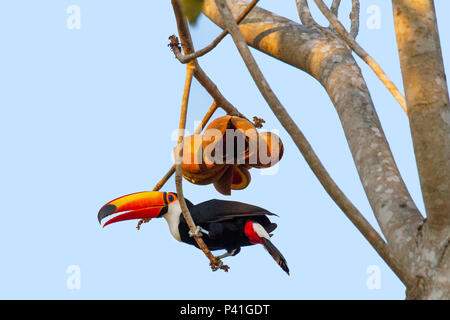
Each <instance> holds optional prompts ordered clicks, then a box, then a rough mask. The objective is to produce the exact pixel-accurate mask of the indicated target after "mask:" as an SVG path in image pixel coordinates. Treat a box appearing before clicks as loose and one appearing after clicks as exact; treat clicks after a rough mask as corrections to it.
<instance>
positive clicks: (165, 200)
mask: <svg viewBox="0 0 450 320" xmlns="http://www.w3.org/2000/svg"><path fill="white" fill-rule="evenodd" d="M186 204H187V206H188V208H189V211H190V213H191V216H192V218H193V219H194V221H195V224H196V225H197V228H198V230H197V232H201V233H202V234H203V235H202V236H203V241H204V242H205V244H206V245H207V246H208V248H209V249H210V250H220V249H226V250H227V253H226V254H223V255H221V256H218V257H217V258H224V257H226V256H233V255H236V254H238V253H239V251H240V250H241V247H243V246H249V245H253V244H257V243H260V244H262V245H263V246H264V247H265V248H266V249H267V251H268V252H269V253H270V255H271V256H272V257H273V258H274V259H275V261H276V262H277V263H278V265H279V266H280V267H281V268H282V269H283V270H284V271H285V272H286V273H287V274H289V268H288V266H287V263H286V259H285V258H284V257H283V255H282V254H281V252H280V251H279V250H278V249H277V248H276V247H275V246H274V245H273V244H272V242H271V241H270V236H271V235H269V234H270V233H271V232H272V231H273V230H275V228H276V227H277V225H276V224H275V223H272V222H270V220H269V218H268V217H267V216H272V215H275V214H273V213H271V212H269V211H267V210H265V209H263V208H260V207H257V206H253V205H250V204H246V203H242V202H236V201H225V200H216V199H213V200H209V201H205V202H202V203H199V204H197V205H193V204H192V203H191V202H190V201H189V200H187V199H186ZM115 213H120V214H119V215H116V216H115V217H113V218H112V219H110V220H108V221H107V222H106V223H105V224H104V225H103V226H104V227H105V226H107V225H108V224H111V223H114V222H118V221H124V220H130V219H152V218H160V217H163V218H164V219H165V220H166V221H167V224H168V225H169V230H170V233H171V234H172V236H173V237H174V238H175V239H176V240H178V241H182V242H184V243H187V244H191V245H194V246H196V247H198V246H197V242H196V241H195V239H194V238H193V234H192V233H191V232H190V230H189V227H188V225H187V223H186V220H185V219H184V217H183V215H182V211H181V207H180V203H179V200H178V197H177V194H176V193H172V192H157V191H145V192H138V193H133V194H130V195H126V196H123V197H120V198H117V199H115V200H112V201H110V202H108V203H107V204H105V205H104V206H103V207H102V208H101V209H100V211H99V213H98V221H99V222H100V223H101V220H102V219H104V218H105V217H107V216H110V215H113V214H115Z"/></svg>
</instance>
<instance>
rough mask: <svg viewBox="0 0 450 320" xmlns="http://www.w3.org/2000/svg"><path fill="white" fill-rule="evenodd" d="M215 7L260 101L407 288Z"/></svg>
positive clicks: (225, 11) (222, 5)
mask: <svg viewBox="0 0 450 320" xmlns="http://www.w3.org/2000/svg"><path fill="white" fill-rule="evenodd" d="M215 2H216V6H217V8H218V10H219V12H220V14H221V16H222V19H223V22H224V25H225V27H226V28H227V29H228V30H229V32H230V34H231V36H232V37H233V40H234V42H235V44H236V47H237V49H238V50H239V52H240V54H241V56H242V58H243V60H244V62H245V64H246V66H247V68H248V70H249V72H250V74H251V76H252V77H253V80H254V81H255V84H256V86H257V87H258V89H259V90H260V92H261V94H262V95H263V97H264V98H265V99H266V101H267V103H268V104H269V106H270V108H271V109H272V111H273V113H274V114H275V116H276V117H277V118H278V120H279V121H280V122H281V124H282V125H283V127H284V128H285V129H286V131H287V132H288V133H289V135H290V136H291V137H292V139H293V140H294V142H295V144H296V145H297V147H298V149H299V150H300V152H301V153H302V155H303V156H304V157H305V160H306V161H307V163H308V164H309V166H310V167H311V169H312V171H313V172H314V174H315V175H316V176H317V178H318V179H319V181H320V182H321V184H322V185H323V187H324V188H325V190H326V191H327V192H328V194H329V195H330V196H331V198H332V199H333V200H334V201H335V202H336V204H337V205H338V206H339V207H340V208H341V209H342V211H343V212H344V214H345V215H346V216H347V217H348V218H349V219H350V221H352V222H353V224H354V225H355V226H356V227H357V228H358V230H359V231H360V232H361V233H362V234H363V235H364V237H365V238H366V239H367V240H368V241H369V243H370V244H371V245H372V247H373V248H374V249H375V250H376V251H377V252H378V254H379V255H380V256H381V257H382V258H383V259H384V261H385V262H386V263H387V264H388V265H389V266H390V267H391V269H392V270H393V271H394V272H395V274H396V275H397V276H398V277H399V278H400V279H401V280H402V281H403V283H404V284H405V285H407V286H408V285H409V284H411V283H413V282H412V278H411V277H410V276H409V274H408V273H407V271H406V270H404V269H403V268H402V266H401V265H400V264H399V263H398V261H397V259H396V258H395V257H394V256H393V255H392V253H391V250H390V249H389V247H388V246H387V244H386V242H385V241H384V240H383V238H382V237H381V236H380V235H379V234H378V232H377V231H376V230H375V229H374V228H373V227H372V226H371V225H370V223H369V222H368V221H367V220H366V219H365V218H364V216H363V215H362V214H361V213H360V212H359V210H358V209H357V208H356V207H355V206H354V205H353V204H352V203H351V201H350V200H349V199H348V198H347V197H346V196H345V194H344V193H343V192H342V191H341V190H340V189H339V187H338V186H337V185H336V183H335V182H334V181H333V179H332V178H331V177H330V175H329V174H328V172H327V171H326V169H325V168H324V166H323V165H322V163H321V162H320V160H319V158H318V157H317V155H316V154H315V153H314V150H313V149H312V147H311V145H310V144H309V142H308V141H307V140H306V138H305V136H304V135H303V133H302V132H301V130H300V129H299V128H298V126H297V124H296V123H295V122H294V121H293V120H292V118H291V117H290V115H289V113H288V112H287V111H286V109H285V108H284V107H283V106H282V104H281V103H280V101H279V100H278V98H277V97H276V95H275V94H274V93H273V91H272V89H271V88H270V86H269V84H268V83H267V81H266V79H265V78H264V75H263V74H262V73H261V70H260V69H259V67H258V65H257V64H256V61H255V59H254V58H253V56H252V54H251V52H250V50H249V49H248V46H247V43H246V42H245V39H244V37H243V36H242V33H241V32H240V30H239V27H238V26H237V25H236V23H235V22H234V19H233V15H232V13H231V11H230V8H229V7H228V5H227V3H226V2H225V1H224V0H215Z"/></svg>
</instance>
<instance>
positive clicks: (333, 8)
mask: <svg viewBox="0 0 450 320" xmlns="http://www.w3.org/2000/svg"><path fill="white" fill-rule="evenodd" d="M340 5H341V0H333V3H332V4H331V8H330V10H331V12H333V14H334V15H335V16H336V17H337V16H338V14H339V6H340Z"/></svg>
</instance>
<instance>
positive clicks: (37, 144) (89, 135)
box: [0, 0, 450, 299]
mask: <svg viewBox="0 0 450 320" xmlns="http://www.w3.org/2000/svg"><path fill="white" fill-rule="evenodd" d="M328 2H331V1H328ZM344 2H345V3H347V2H348V1H344ZM389 3H390V1H385V0H383V1H382V0H366V1H362V4H361V32H360V35H359V38H358V39H359V42H360V43H361V45H362V46H363V47H364V48H365V49H367V51H368V52H370V53H371V54H372V55H373V57H375V59H376V60H377V61H378V62H379V63H380V64H381V66H382V67H383V68H384V69H385V70H386V72H387V73H388V74H389V75H390V76H391V77H392V80H393V81H394V82H395V83H396V84H397V85H398V86H399V87H401V85H402V84H401V78H400V68H399V63H398V56H397V51H396V45H395V36H394V32H393V23H392V11H391V6H390V4H389ZM70 5H76V6H78V7H79V8H80V9H81V16H80V17H81V28H80V29H73V30H71V29H68V28H67V25H66V22H67V19H68V17H69V14H67V12H66V10H67V8H68V7H69V6H70ZM260 5H261V6H262V7H264V8H267V9H269V10H272V11H274V12H276V13H278V14H280V15H284V16H287V17H289V18H291V19H293V20H295V21H298V18H297V13H296V9H295V1H293V0H292V1H267V0H261V1H260ZM373 5H375V6H378V8H379V9H380V10H381V11H380V12H381V20H380V28H379V29H373V28H372V29H370V28H368V27H367V21H368V19H369V17H370V14H368V13H367V8H368V7H369V6H373ZM436 6H437V10H438V18H440V19H439V29H440V36H441V41H442V47H443V53H444V60H445V61H446V67H447V70H448V69H449V66H448V62H449V61H450V56H449V54H450V48H448V40H449V32H450V31H449V30H450V21H449V19H447V17H446V16H445V15H444V12H448V11H449V10H450V3H449V2H448V1H444V0H438V1H436ZM342 10H343V11H342V12H343V13H342V14H341V16H342V17H345V18H346V17H347V14H348V6H347V5H343V7H342ZM313 14H315V16H316V17H318V19H319V20H320V21H324V19H323V18H321V17H320V18H319V14H318V12H317V10H313ZM345 20H346V19H345ZM175 32H176V25H175V21H174V18H173V13H172V9H171V6H170V3H169V1H168V0H167V1H144V0H135V1H105V0H97V1H87V0H71V1H60V0H59V1H56V0H53V1H24V0H16V1H2V2H1V3H0V39H1V43H2V45H1V47H2V49H1V51H0V88H1V89H0V108H1V109H0V110H1V117H0V121H1V125H0V139H1V140H0V141H1V144H0V145H1V148H2V156H1V158H0V175H1V179H0V188H1V189H0V192H1V193H0V194H1V221H0V256H1V263H0V298H3V299H5V298H6V299H9V298H25V299H35V298H39V299H47V298H56V299H93V298H98V299H102V298H106V299H108V298H114V299H116V298H120V299H233V298H234V299H241V298H242V299H253V298H255V299H259V298H261V299H318V298H319V299H350V298H356V299H403V298H404V286H403V285H402V284H401V283H400V281H399V280H398V279H397V278H396V277H395V275H394V274H393V273H392V272H391V271H390V269H389V268H388V267H387V266H386V265H385V263H384V262H383V261H382V260H381V259H380V258H379V257H378V255H377V254H376V253H375V251H374V250H373V249H372V248H371V246H370V245H369V244H368V243H367V241H366V240H365V239H364V238H363V237H362V235H361V234H360V233H359V232H358V231H357V230H356V228H355V227H354V226H353V225H352V224H351V223H350V221H349V220H348V219H347V218H346V217H345V216H344V214H343V213H342V212H341V211H340V210H339V209H338V207H337V206H336V205H335V204H334V202H333V201H332V200H330V198H329V196H328V195H327V194H326V192H325V191H324V189H323V188H322V187H321V185H320V184H319V182H318V181H317V180H316V178H315V177H314V176H313V174H312V172H311V170H310V169H309V167H308V166H307V165H306V163H305V161H304V159H303V158H302V156H301V155H300V153H299V151H298V150H297V149H296V148H295V146H294V145H293V143H292V141H291V140H290V138H289V137H288V136H287V134H286V133H285V131H283V130H282V128H281V126H280V124H279V123H278V122H277V120H276V119H275V117H274V116H273V115H271V112H270V109H269V107H268V106H267V105H266V103H265V101H264V100H263V99H262V97H261V95H260V94H259V92H258V91H257V89H256V87H255V85H254V84H253V83H252V81H251V78H250V76H249V75H248V73H247V70H246V69H245V67H244V64H243V62H242V61H241V60H240V59H239V56H238V54H237V51H236V49H235V48H234V47H233V44H232V42H231V41H230V39H229V38H228V37H227V38H226V39H225V40H224V41H223V42H222V43H221V44H220V45H219V46H218V47H217V49H216V50H215V51H214V52H213V53H211V54H209V55H208V56H206V57H203V58H202V59H201V60H200V63H201V65H202V66H203V68H204V70H205V71H206V72H207V73H208V74H209V75H210V77H211V78H212V79H213V80H214V81H215V82H216V83H217V85H218V87H219V88H220V90H221V91H222V92H223V94H224V95H225V96H226V97H227V98H228V99H229V100H230V101H231V102H232V103H233V104H234V105H235V106H237V107H238V108H239V109H240V111H241V112H243V113H244V114H246V115H247V116H249V117H253V116H254V115H257V116H259V117H262V118H264V119H265V120H266V124H265V128H266V129H268V130H272V129H275V130H279V131H280V136H281V138H282V139H283V142H284V145H285V154H284V158H283V159H282V161H281V162H280V166H279V171H278V172H277V173H276V174H273V175H261V171H258V170H255V169H254V170H252V182H251V184H250V186H249V187H248V188H247V189H245V190H243V191H237V192H233V194H232V197H231V198H232V199H233V200H238V201H244V202H248V203H252V204H255V205H258V206H261V207H264V208H266V209H268V210H270V211H272V212H275V213H277V214H278V215H279V216H280V217H279V218H275V219H274V220H275V222H276V223H277V224H278V226H279V227H278V229H277V230H276V232H275V236H274V237H273V242H274V243H275V244H276V246H277V247H278V248H279V249H280V250H281V251H282V252H283V254H284V256H285V257H286V259H287V261H288V263H289V267H290V269H291V276H290V277H288V276H286V274H285V273H284V272H283V271H282V270H281V269H280V268H279V267H278V266H277V265H276V264H275V263H274V261H273V260H272V258H271V257H270V256H269V255H268V254H267V253H266V252H265V250H264V249H263V248H262V247H261V246H253V247H247V248H243V250H242V251H241V253H240V254H239V255H238V256H236V257H233V258H228V259H229V260H227V261H226V262H227V263H228V264H229V265H230V266H231V270H230V272H229V273H224V272H215V273H213V272H211V271H210V268H209V266H208V261H207V259H206V258H205V257H204V256H203V254H202V252H201V251H200V250H197V249H195V248H193V247H191V246H188V245H185V244H180V243H178V242H176V241H175V240H174V239H173V238H172V237H171V236H170V234H169V232H168V228H167V226H166V223H165V221H163V220H153V221H152V222H151V223H149V224H146V225H144V226H143V227H142V229H141V231H137V230H136V228H135V226H136V223H135V222H134V221H133V222H124V223H120V224H116V225H112V226H110V227H108V228H105V229H102V228H101V227H100V226H99V224H98V221H97V217H96V216H97V212H98V209H99V208H100V207H101V206H102V205H103V204H104V203H106V202H108V201H109V200H111V199H113V198H115V197H118V196H121V195H124V194H127V193H132V192H137V191H144V190H151V189H152V188H153V186H154V185H155V184H156V182H157V181H159V179H160V178H161V177H162V176H163V175H164V174H165V172H166V171H167V169H168V168H169V167H170V166H171V152H172V147H173V146H174V141H173V139H172V133H173V131H174V130H175V129H176V127H177V125H178V121H179V119H178V116H179V109H180V102H181V96H182V88H183V82H184V73H185V67H184V66H183V65H181V64H179V63H178V61H177V60H176V59H175V58H174V57H173V55H172V53H171V52H170V50H169V48H168V47H167V43H168V40H167V38H168V36H169V35H171V34H173V33H175ZM192 33H193V38H194V41H195V44H196V47H197V48H200V47H203V46H204V45H206V44H207V43H209V41H211V40H212V39H213V38H214V37H215V36H216V35H217V34H218V33H219V29H218V28H217V27H215V26H214V25H213V24H212V23H211V22H210V21H209V20H208V19H206V18H204V17H202V18H201V19H200V21H199V23H198V25H197V26H196V27H195V28H194V29H193V30H192ZM253 52H254V54H255V56H256V59H257V61H258V63H259V64H260V66H261V69H262V71H263V72H264V74H265V75H266V77H267V79H268V81H269V83H270V84H271V86H272V88H273V89H274V91H275V92H276V93H277V94H278V96H279V98H280V100H281V101H282V103H283V104H284V106H285V107H286V109H287V110H288V111H289V112H290V113H291V115H292V117H293V118H294V119H295V120H296V121H297V122H298V124H299V126H300V128H301V129H302V130H303V132H304V134H305V135H306V136H307V138H308V139H309V141H310V143H311V144H312V145H313V147H314V149H315V151H316V152H317V154H318V155H319V156H320V158H321V159H322V161H323V163H324V165H325V166H326V168H327V169H328V170H329V172H330V174H331V176H332V177H333V178H334V179H335V180H336V182H337V183H338V184H339V186H340V187H341V188H342V189H343V191H344V192H345V193H346V194H347V195H348V197H349V198H350V199H351V200H352V201H353V202H354V204H355V205H356V206H357V207H358V208H359V209H360V211H361V212H363V213H364V215H365V216H366V218H367V219H368V220H369V221H370V222H371V223H373V224H376V223H375V219H374V217H373V214H372V212H371V209H370V206H369V204H368V202H367V199H366V196H365V194H364V192H363V190H362V187H361V183H360V180H359V178H358V175H357V172H356V169H355V168H354V165H353V161H352V158H351V156H350V152H349V150H348V147H347V144H346V140H345V138H344V134H343V131H342V128H341V125H340V123H339V121H338V117H337V115H336V112H335V110H334V108H333V107H332V105H331V103H330V101H329V98H328V97H327V95H326V92H325V91H324V90H323V88H322V87H321V86H320V85H319V84H318V83H317V82H316V81H315V80H314V79H313V78H311V77H310V76H309V75H307V74H305V73H304V72H302V71H300V70H297V69H295V68H293V67H290V66H288V65H286V64H284V63H282V62H279V61H276V60H273V59H272V58H270V57H268V56H265V55H264V54H262V53H260V52H256V51H253ZM361 66H362V69H363V71H364V74H365V77H366V80H367V82H368V86H369V88H370V90H371V95H372V97H373V99H374V102H375V105H376V109H377V112H378V114H379V116H380V119H381V121H382V124H383V129H384V130H385V132H386V135H387V137H388V140H389V143H390V146H391V147H392V150H393V153H394V156H395V159H396V162H397V164H398V166H399V168H400V171H401V173H402V175H403V177H404V179H405V182H406V184H407V186H408V188H409V190H410V192H411V194H412V196H413V198H414V200H415V201H416V203H417V205H418V207H419V208H420V209H421V210H423V203H422V199H421V195H420V189H419V183H418V177H417V170H416V167H415V161H414V155H413V152H412V144H411V140H410V133H409V127H408V121H407V118H406V116H405V115H404V114H403V111H402V110H401V108H400V107H399V106H398V105H397V104H396V102H395V100H394V99H393V98H392V97H391V96H390V94H389V92H388V91H387V90H386V89H385V88H384V87H383V86H382V85H381V84H380V82H379V81H378V79H377V78H375V77H374V75H373V74H372V73H371V71H370V70H368V68H367V67H366V66H365V65H363V64H361ZM211 102H212V101H211V98H210V97H209V96H208V94H207V93H206V92H205V91H204V90H203V88H202V87H201V86H199V85H198V83H194V85H193V90H192V93H191V103H190V105H189V117H188V127H189V129H190V130H191V131H192V130H193V128H194V121H195V120H200V119H201V117H202V115H203V114H204V112H205V111H206V110H207V108H208V107H209V106H210V104H211ZM220 114H223V112H219V113H218V115H220ZM184 189H185V195H186V197H187V198H188V199H190V200H191V201H192V202H194V203H198V202H201V201H205V200H208V199H211V198H219V199H225V198H226V199H229V198H227V197H224V196H221V195H220V194H218V193H217V192H216V191H215V190H214V188H213V187H212V186H195V185H192V184H190V183H188V182H185V183H184ZM164 190H165V191H174V190H175V185H174V180H173V178H172V179H171V180H170V181H169V182H168V183H167V184H166V186H165V187H164ZM376 228H377V230H379V229H378V227H376ZM74 265H75V266H77V268H79V271H80V275H81V277H80V283H79V284H80V286H79V289H76V288H75V289H70V286H69V288H68V286H67V281H68V279H69V277H71V276H72V275H73V274H72V273H71V272H72V271H71V270H72V269H68V268H69V267H70V266H74ZM370 266H376V267H375V269H377V268H379V269H378V270H379V272H380V273H379V275H380V278H379V279H380V282H379V284H380V286H379V288H378V289H370V286H369V287H368V286H367V281H368V279H369V277H371V275H373V274H372V271H371V270H373V268H372V269H371V268H370ZM368 268H369V272H368ZM68 271H69V273H68ZM69 280H70V279H69ZM69 282H70V281H69Z"/></svg>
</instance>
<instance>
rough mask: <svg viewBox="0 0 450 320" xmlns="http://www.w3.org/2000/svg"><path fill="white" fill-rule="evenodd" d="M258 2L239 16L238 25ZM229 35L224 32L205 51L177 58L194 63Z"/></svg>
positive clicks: (250, 5) (251, 4)
mask: <svg viewBox="0 0 450 320" xmlns="http://www.w3.org/2000/svg"><path fill="white" fill-rule="evenodd" d="M258 1H259V0H253V1H252V2H251V3H250V4H249V5H248V6H247V7H246V8H245V10H244V11H242V13H241V14H240V15H239V17H238V18H237V20H236V23H237V24H239V23H241V21H242V20H244V19H245V17H246V16H247V15H248V14H249V13H250V11H251V10H252V9H253V8H254V7H255V6H256V4H257V3H258ZM227 34H228V31H227V30H224V31H222V32H221V33H220V34H219V35H218V36H217V38H216V39H214V40H213V41H212V42H211V43H210V44H209V45H207V46H206V47H204V48H203V49H200V50H198V51H196V52H193V53H190V54H188V55H176V57H177V59H178V60H179V61H180V62H181V63H188V62H190V61H192V60H193V59H196V58H199V57H201V56H204V55H205V54H207V53H208V52H210V51H211V50H212V49H214V48H215V47H216V46H217V45H218V44H219V43H220V41H222V40H223V38H225V36H226V35H227Z"/></svg>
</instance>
